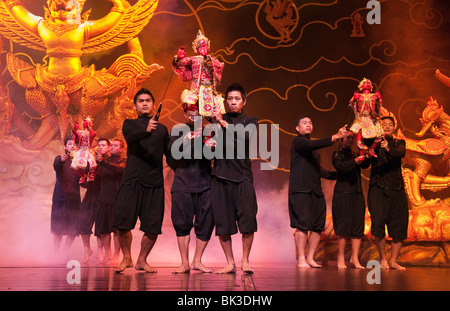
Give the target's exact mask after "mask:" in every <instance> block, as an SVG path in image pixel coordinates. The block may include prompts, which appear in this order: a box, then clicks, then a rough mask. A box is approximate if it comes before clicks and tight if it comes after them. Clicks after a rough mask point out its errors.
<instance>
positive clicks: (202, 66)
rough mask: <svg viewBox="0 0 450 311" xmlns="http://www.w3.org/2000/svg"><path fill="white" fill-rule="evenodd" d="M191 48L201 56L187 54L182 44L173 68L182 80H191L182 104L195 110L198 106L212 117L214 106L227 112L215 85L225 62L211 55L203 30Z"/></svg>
mask: <svg viewBox="0 0 450 311" xmlns="http://www.w3.org/2000/svg"><path fill="white" fill-rule="evenodd" d="M192 48H193V49H194V51H195V52H196V53H198V54H200V55H197V56H190V57H186V52H185V50H184V47H183V46H182V47H180V48H179V50H178V53H177V55H176V56H175V57H174V58H173V61H172V67H173V70H174V72H175V73H176V74H177V75H178V76H179V77H180V78H181V80H182V81H184V82H189V81H191V86H190V88H189V89H185V90H183V92H182V94H181V103H182V105H183V108H184V106H185V105H187V107H186V108H187V109H188V110H191V107H189V106H192V109H193V108H194V107H195V105H196V106H197V107H198V110H199V114H200V115H201V116H202V117H205V118H207V119H208V120H211V117H212V116H213V109H214V108H216V109H219V110H220V111H221V113H222V114H224V113H225V106H224V103H223V100H224V99H223V96H222V94H220V93H218V92H217V91H216V86H217V84H218V83H219V82H220V80H221V79H222V70H223V67H224V63H222V62H220V61H219V60H218V59H216V58H214V57H212V56H211V55H209V51H210V41H209V39H208V38H207V37H205V36H204V35H203V33H202V32H201V31H200V30H199V31H198V33H197V37H196V38H195V40H194V41H193V42H192Z"/></svg>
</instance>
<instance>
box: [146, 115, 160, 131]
mask: <svg viewBox="0 0 450 311" xmlns="http://www.w3.org/2000/svg"><path fill="white" fill-rule="evenodd" d="M158 123H159V122H158V121H156V120H155V116H153V118H151V119H150V121H149V122H148V125H147V133H151V132H153V131H154V130H156V128H157V127H158Z"/></svg>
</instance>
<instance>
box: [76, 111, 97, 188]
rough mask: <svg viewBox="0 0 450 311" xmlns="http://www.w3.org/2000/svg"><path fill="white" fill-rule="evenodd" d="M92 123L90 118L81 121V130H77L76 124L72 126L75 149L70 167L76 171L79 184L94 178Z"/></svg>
mask: <svg viewBox="0 0 450 311" xmlns="http://www.w3.org/2000/svg"><path fill="white" fill-rule="evenodd" d="M92 126H93V122H92V119H91V118H90V117H87V118H86V119H84V121H83V129H82V130H81V129H79V125H78V122H76V123H75V124H74V126H73V130H72V133H73V138H74V141H75V145H76V149H75V151H73V155H72V164H71V167H72V168H73V169H75V170H77V171H78V172H79V173H80V175H81V177H80V184H82V183H84V182H85V181H92V180H94V177H95V168H96V167H97V161H96V160H95V152H94V150H93V149H92V142H93V140H94V138H95V136H96V135H97V133H96V132H95V131H94V130H93V129H92Z"/></svg>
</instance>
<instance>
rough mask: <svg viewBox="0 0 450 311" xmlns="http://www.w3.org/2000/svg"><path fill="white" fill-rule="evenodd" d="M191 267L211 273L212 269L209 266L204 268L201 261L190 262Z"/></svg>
mask: <svg viewBox="0 0 450 311" xmlns="http://www.w3.org/2000/svg"><path fill="white" fill-rule="evenodd" d="M191 269H192V270H198V271H201V272H204V273H211V272H212V270H211V269H209V268H206V267H205V266H204V265H203V264H202V263H201V262H197V263H194V262H193V263H192V265H191Z"/></svg>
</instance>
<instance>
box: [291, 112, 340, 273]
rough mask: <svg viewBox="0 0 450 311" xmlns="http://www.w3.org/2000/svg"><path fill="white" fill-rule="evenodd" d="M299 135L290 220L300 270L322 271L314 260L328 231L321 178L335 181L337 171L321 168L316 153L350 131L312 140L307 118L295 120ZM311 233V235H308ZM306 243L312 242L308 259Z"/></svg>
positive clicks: (293, 155)
mask: <svg viewBox="0 0 450 311" xmlns="http://www.w3.org/2000/svg"><path fill="white" fill-rule="evenodd" d="M296 122H297V123H296V127H295V129H296V131H297V132H298V136H296V137H295V138H294V139H293V140H292V145H291V170H290V174H289V218H290V223H291V227H292V228H295V233H294V238H295V246H296V251H297V267H299V268H311V267H313V268H320V267H322V266H321V265H319V264H317V263H316V262H315V261H314V254H315V251H316V248H317V246H318V244H319V242H320V234H321V232H322V231H323V230H324V228H325V219H326V202H325V197H324V194H323V191H322V186H321V181H320V178H325V179H336V172H330V171H327V170H325V169H324V168H322V167H321V166H320V157H319V154H318V152H317V150H319V149H322V148H325V147H329V146H331V145H332V144H333V142H334V141H335V140H337V139H339V138H343V137H344V135H345V133H346V132H347V130H346V126H343V127H342V128H340V129H339V131H338V132H337V133H336V134H334V135H333V136H330V137H327V138H322V139H317V140H312V139H311V138H310V135H311V133H312V131H313V123H312V121H311V119H310V118H309V117H307V116H300V117H299V118H297V121H296ZM308 232H309V233H310V234H309V236H308ZM306 242H308V243H309V248H308V254H307V256H305V247H306Z"/></svg>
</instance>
